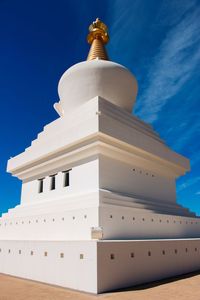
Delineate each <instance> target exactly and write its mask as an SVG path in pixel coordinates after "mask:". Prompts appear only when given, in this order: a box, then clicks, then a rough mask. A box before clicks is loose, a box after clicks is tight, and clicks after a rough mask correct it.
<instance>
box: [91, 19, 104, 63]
mask: <svg viewBox="0 0 200 300" xmlns="http://www.w3.org/2000/svg"><path fill="white" fill-rule="evenodd" d="M87 41H88V43H89V44H91V48H90V51H89V54H88V58H87V60H92V59H95V58H99V59H104V60H108V55H107V53H106V50H105V47H104V45H105V44H107V43H108V41H109V36H108V28H107V26H106V25H105V24H104V23H103V22H102V21H101V20H100V19H99V18H97V19H96V21H95V22H93V23H92V24H91V25H90V26H89V34H88V36H87Z"/></svg>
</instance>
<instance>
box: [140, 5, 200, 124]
mask: <svg viewBox="0 0 200 300" xmlns="http://www.w3.org/2000/svg"><path fill="white" fill-rule="evenodd" d="M199 15H200V9H195V10H193V12H188V13H187V14H186V16H185V18H183V19H182V21H180V22H179V23H178V24H177V25H176V26H175V27H174V28H172V29H171V30H170V31H169V32H168V34H167V36H166V38H165V39H164V41H163V43H162V44H161V46H160V49H159V52H158V54H157V55H156V57H155V58H154V59H153V63H152V64H151V66H150V68H149V72H148V75H147V82H148V84H147V85H146V88H145V89H144V92H143V94H142V95H141V97H140V99H138V107H137V115H139V116H140V117H141V118H142V119H144V120H145V121H147V122H154V121H155V120H156V119H157V118H158V113H159V111H160V110H161V109H162V107H163V106H164V105H165V104H166V102H167V101H168V100H169V99H170V98H171V97H173V96H174V95H176V94H177V93H178V92H179V90H180V89H181V88H182V87H183V85H184V84H185V83H186V81H187V80H188V79H189V78H190V77H191V76H192V72H193V71H194V70H195V68H196V67H197V65H198V64H199V63H200V36H199V26H200V21H199V20H200V19H199Z"/></svg>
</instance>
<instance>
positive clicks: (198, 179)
mask: <svg viewBox="0 0 200 300" xmlns="http://www.w3.org/2000/svg"><path fill="white" fill-rule="evenodd" d="M198 182H200V176H197V177H192V178H190V179H188V180H186V181H185V182H184V183H182V184H179V185H178V187H177V192H181V191H183V190H185V189H187V188H189V187H191V186H192V185H194V184H196V183H198Z"/></svg>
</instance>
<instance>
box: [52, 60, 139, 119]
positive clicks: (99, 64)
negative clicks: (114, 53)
mask: <svg viewBox="0 0 200 300" xmlns="http://www.w3.org/2000/svg"><path fill="white" fill-rule="evenodd" d="M58 93H59V97H60V104H61V107H62V110H63V111H64V113H66V114H67V113H68V112H69V111H72V110H74V109H76V108H77V107H78V106H80V105H82V104H84V103H85V102H87V101H89V100H91V99H92V98H94V97H96V96H101V97H102V98H104V99H106V100H108V101H110V102H112V103H113V104H115V105H117V106H120V107H121V108H123V109H125V110H126V111H128V112H131V111H132V107H133V104H134V102H135V98H136V94H137V81H136V79H135V77H134V76H133V75H132V74H131V73H130V72H129V71H128V70H127V69H126V68H125V67H123V66H121V65H119V64H117V63H114V62H111V61H106V60H99V59H95V60H91V61H84V62H81V63H78V64H76V65H74V66H72V67H71V68H69V69H68V70H67V71H66V72H65V73H64V74H63V75H62V77H61V79H60V81H59V84H58Z"/></svg>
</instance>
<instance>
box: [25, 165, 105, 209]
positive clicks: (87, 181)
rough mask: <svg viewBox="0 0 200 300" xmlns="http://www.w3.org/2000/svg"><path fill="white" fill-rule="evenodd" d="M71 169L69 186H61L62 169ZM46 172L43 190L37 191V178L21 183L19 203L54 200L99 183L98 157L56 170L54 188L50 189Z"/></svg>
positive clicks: (87, 190) (96, 185)
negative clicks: (41, 191)
mask: <svg viewBox="0 0 200 300" xmlns="http://www.w3.org/2000/svg"><path fill="white" fill-rule="evenodd" d="M68 169H71V171H70V172H69V177H70V178H69V180H70V186H68V187H63V179H64V174H63V173H62V171H66V170H68ZM52 174H54V172H52V173H51V174H46V176H42V177H45V179H44V192H43V193H38V187H39V182H38V179H40V177H39V178H38V179H35V180H33V181H29V182H25V183H23V184H22V196H21V203H22V205H23V204H26V205H27V204H28V203H30V204H33V203H34V202H38V201H49V200H54V199H55V200H56V199H57V198H60V197H63V196H64V195H66V196H70V195H72V194H76V193H85V192H92V191H97V190H98V185H99V164H98V159H95V160H92V161H89V162H87V163H83V164H80V165H78V166H74V167H73V166H70V167H69V168H67V167H65V168H64V169H62V170H60V171H59V172H57V175H56V189H55V190H50V180H51V179H50V177H49V175H52Z"/></svg>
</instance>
